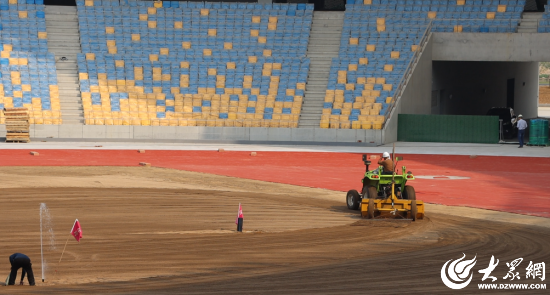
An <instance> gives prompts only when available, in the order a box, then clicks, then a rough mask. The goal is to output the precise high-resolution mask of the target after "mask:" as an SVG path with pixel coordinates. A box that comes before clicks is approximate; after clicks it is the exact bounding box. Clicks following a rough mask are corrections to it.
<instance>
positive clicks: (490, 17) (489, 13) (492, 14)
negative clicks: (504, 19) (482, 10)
mask: <svg viewBox="0 0 550 295" xmlns="http://www.w3.org/2000/svg"><path fill="white" fill-rule="evenodd" d="M487 19H495V13H494V12H487Z"/></svg>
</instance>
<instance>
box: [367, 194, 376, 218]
mask: <svg viewBox="0 0 550 295" xmlns="http://www.w3.org/2000/svg"><path fill="white" fill-rule="evenodd" d="M373 218H374V199H371V198H369V208H367V219H373Z"/></svg>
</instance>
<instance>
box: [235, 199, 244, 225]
mask: <svg viewBox="0 0 550 295" xmlns="http://www.w3.org/2000/svg"><path fill="white" fill-rule="evenodd" d="M239 218H243V207H242V206H241V203H239V211H238V212H237V219H235V224H239Z"/></svg>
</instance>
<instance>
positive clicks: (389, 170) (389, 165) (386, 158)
mask: <svg viewBox="0 0 550 295" xmlns="http://www.w3.org/2000/svg"><path fill="white" fill-rule="evenodd" d="M378 165H381V166H382V167H384V170H382V174H386V175H392V174H393V161H392V159H390V153H388V152H384V153H383V154H382V159H380V160H378Z"/></svg>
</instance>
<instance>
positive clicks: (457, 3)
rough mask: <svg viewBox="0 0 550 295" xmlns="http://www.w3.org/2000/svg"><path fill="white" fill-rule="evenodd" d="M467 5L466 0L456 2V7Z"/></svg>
mask: <svg viewBox="0 0 550 295" xmlns="http://www.w3.org/2000/svg"><path fill="white" fill-rule="evenodd" d="M464 4H466V0H456V5H464Z"/></svg>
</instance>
